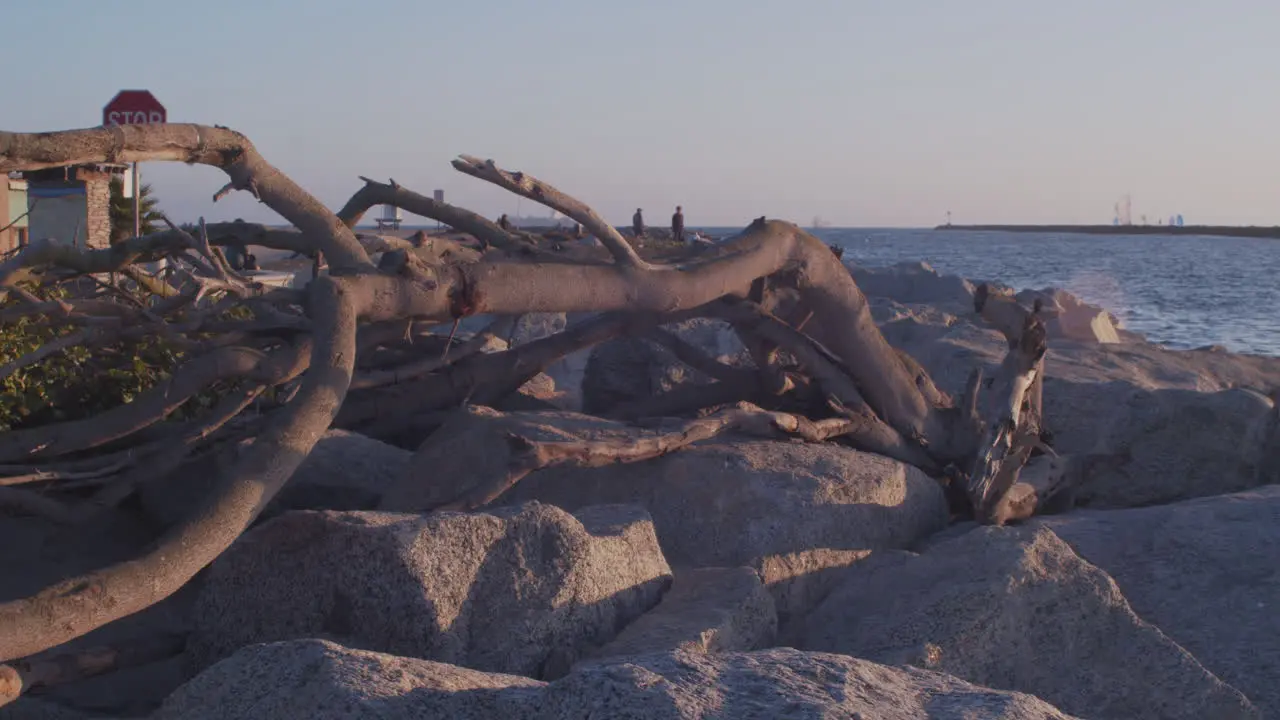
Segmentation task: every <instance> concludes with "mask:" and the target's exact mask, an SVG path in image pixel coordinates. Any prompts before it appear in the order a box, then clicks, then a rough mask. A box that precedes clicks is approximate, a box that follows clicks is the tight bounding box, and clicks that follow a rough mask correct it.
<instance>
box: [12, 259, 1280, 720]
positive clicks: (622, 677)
mask: <svg viewBox="0 0 1280 720" xmlns="http://www.w3.org/2000/svg"><path fill="white" fill-rule="evenodd" d="M851 272H852V273H853V275H854V277H855V278H856V279H857V280H858V283H859V285H860V287H862V289H863V290H864V292H865V293H866V295H867V296H868V301H869V303H870V306H871V311H872V315H873V317H874V319H875V321H876V324H877V325H878V326H879V327H880V329H881V332H882V333H883V335H884V336H885V338H886V339H887V340H888V341H889V342H890V343H891V344H892V345H894V346H895V347H897V348H899V349H901V350H902V351H904V352H905V353H907V354H909V356H910V357H911V358H914V360H915V361H916V362H918V363H919V365H920V366H921V367H922V368H923V369H925V370H926V371H927V372H928V373H929V375H930V376H931V377H932V379H933V382H934V383H936V385H937V387H938V390H939V392H942V393H947V394H951V395H955V396H959V395H960V394H961V393H963V391H964V389H965V383H966V380H967V378H968V375H969V372H970V370H971V369H972V368H973V367H975V366H979V367H983V368H985V369H986V370H987V371H988V373H993V372H994V371H995V370H996V368H997V366H998V364H999V363H1000V362H1001V359H1002V357H1003V355H1004V352H1005V349H1006V340H1005V338H1004V336H1002V335H1001V334H1000V333H999V332H998V331H996V330H994V329H992V328H991V327H989V326H988V325H986V324H985V323H984V322H983V321H982V320H981V319H980V318H978V317H977V316H976V314H975V312H974V295H975V290H976V287H975V284H974V283H973V282H970V281H968V280H965V279H962V278H954V277H948V276H944V275H940V274H938V273H936V272H934V271H932V270H931V269H930V268H928V266H927V265H923V264H914V265H907V266H898V267H894V268H888V269H881V270H870V269H863V268H853V269H852V270H851ZM1018 297H1019V299H1020V301H1021V302H1022V303H1023V304H1025V305H1026V306H1027V307H1028V308H1031V307H1034V306H1036V305H1037V301H1038V304H1039V307H1040V310H1041V311H1042V312H1044V313H1046V317H1049V318H1050V319H1051V322H1047V323H1046V328H1047V330H1048V333H1049V348H1050V350H1049V354H1048V356H1047V361H1046V376H1045V380H1044V387H1043V394H1044V408H1045V413H1046V422H1045V424H1046V428H1047V430H1048V431H1049V432H1048V433H1047V434H1046V438H1045V439H1046V440H1048V442H1049V444H1050V445H1051V447H1052V450H1053V451H1056V452H1058V453H1062V454H1064V455H1067V454H1070V455H1072V456H1075V457H1078V458H1081V459H1082V461H1081V467H1082V470H1081V472H1080V476H1079V478H1078V482H1075V483H1073V484H1072V486H1071V489H1070V491H1069V492H1068V493H1066V494H1065V495H1064V496H1063V497H1060V498H1057V501H1056V502H1055V503H1054V506H1053V507H1052V508H1046V510H1048V511H1051V512H1050V513H1049V514H1042V515H1041V516H1039V517H1036V518H1033V519H1031V520H1027V521H1023V522H1020V523H1017V524H1015V525H1011V526H1007V527H993V526H978V525H977V524H975V523H973V522H971V521H968V520H965V519H963V518H961V517H957V516H956V514H955V512H954V511H955V508H954V506H953V505H952V504H951V503H949V498H948V496H947V492H946V490H945V488H944V484H945V483H944V482H943V481H940V480H939V479H938V478H935V477H932V476H930V475H929V474H927V473H926V472H924V471H922V470H921V469H919V468H918V467H915V466H912V465H911V464H908V463H904V462H900V461H897V460H891V459H888V458H885V457H883V456H880V455H877V454H873V453H868V452H861V451H858V450H855V449H852V448H850V447H846V446H843V445H839V444H835V443H812V442H808V443H806V442H800V441H798V440H794V439H779V438H776V437H774V438H765V437H762V436H760V435H759V434H758V433H750V432H727V433H717V434H712V435H709V436H707V437H704V438H702V439H700V440H698V441H697V442H693V443H692V444H689V445H687V446H683V447H681V448H679V449H673V451H670V452H653V453H651V456H649V457H647V458H646V459H640V458H630V460H635V461H628V462H625V463H617V462H613V461H600V462H586V463H583V462H576V463H568V462H552V461H548V460H547V458H548V457H552V456H550V455H546V453H552V452H553V451H555V450H556V449H557V448H560V449H563V448H564V447H567V446H569V445H577V446H582V445H583V444H584V443H586V444H587V446H588V447H596V446H597V445H593V443H595V444H607V443H609V442H611V441H617V440H619V439H622V438H626V439H628V442H631V443H632V444H633V446H634V447H640V448H646V447H647V448H650V449H653V448H659V446H660V445H661V443H662V442H666V441H667V440H668V439H669V438H670V433H671V431H672V428H677V429H678V428H687V427H689V426H688V425H687V424H681V421H678V420H674V419H666V420H662V421H656V422H647V423H644V424H642V425H640V426H637V425H636V424H635V423H634V422H632V420H631V417H632V416H634V415H636V414H637V413H638V411H637V410H636V408H637V407H639V408H641V409H648V410H649V412H648V413H639V415H653V414H662V413H654V412H653V408H655V407H656V408H662V407H663V406H662V405H661V403H662V402H669V400H670V398H671V397H673V396H682V395H683V396H689V395H690V394H694V393H705V392H709V391H708V388H714V387H716V385H715V382H713V381H719V382H723V381H724V380H725V379H726V378H732V377H736V376H735V375H734V373H735V372H742V373H748V372H752V371H753V370H754V367H755V365H754V363H755V359H754V358H755V357H756V351H757V350H758V348H750V347H747V346H744V345H742V344H741V343H738V342H737V340H736V336H735V335H734V333H733V329H732V327H731V326H729V325H728V324H727V323H725V322H723V321H719V320H699V321H695V322H690V323H684V324H680V325H671V326H668V327H666V328H665V329H666V330H667V334H666V335H660V336H646V337H644V338H639V339H637V338H628V339H620V340H613V341H610V342H607V343H604V344H602V345H599V346H596V347H595V348H593V349H590V350H587V351H583V353H582V354H581V355H580V356H579V357H578V360H577V361H575V362H576V363H577V364H576V365H573V366H572V367H570V366H569V365H568V364H562V365H561V367H559V368H558V369H557V370H556V372H552V373H548V375H550V377H548V376H542V377H540V378H539V379H538V383H539V386H538V390H537V392H527V393H526V396H527V398H531V399H537V400H538V401H539V402H540V403H542V404H541V405H537V404H536V403H532V402H527V403H525V404H524V405H522V406H520V407H507V408H506V409H505V410H504V409H495V408H488V407H476V406H469V407H465V408H463V409H461V410H460V411H458V412H456V413H454V414H452V415H451V416H449V417H447V418H445V419H443V420H442V421H441V423H440V424H439V427H438V429H436V430H435V431H434V432H432V433H431V434H430V435H428V436H426V437H425V438H424V439H423V441H422V443H421V444H420V445H419V446H418V447H417V449H416V451H414V452H410V451H407V450H403V449H400V448H396V447H392V446H390V445H386V444H383V443H380V442H377V441H375V440H372V439H369V438H363V437H360V436H356V435H352V434H350V433H342V432H337V431H332V432H331V433H330V435H329V436H327V437H326V438H325V439H324V440H323V441H322V443H321V445H320V448H321V451H320V452H321V454H319V455H315V456H313V458H312V459H310V460H308V462H307V464H304V466H303V467H302V469H300V471H299V473H298V475H297V476H296V477H295V478H294V480H293V482H292V484H291V489H292V491H291V493H290V494H288V495H282V496H281V498H280V499H279V500H278V501H277V503H276V504H275V505H273V506H272V507H271V508H270V512H268V513H267V514H266V516H265V518H264V520H263V521H262V522H260V524H259V525H258V526H257V527H256V528H254V529H253V530H251V531H250V532H249V533H247V534H245V535H244V536H243V537H241V538H240V539H239V540H238V541H237V542H236V543H235V544H234V545H233V547H232V548H231V549H230V550H229V551H228V552H226V553H225V554H224V555H223V556H222V557H220V558H219V559H218V560H217V561H216V562H215V563H214V565H213V566H212V568H210V570H209V571H207V572H206V573H203V574H202V576H201V577H199V578H197V580H196V581H195V582H194V583H193V584H192V585H190V586H189V588H188V589H187V590H186V591H184V593H183V594H181V595H180V596H178V597H175V598H173V599H171V600H170V601H166V603H162V604H160V605H157V606H156V607H154V608H152V609H151V610H148V611H147V612H145V613H141V614H139V615H137V616H134V617H132V618H129V619H128V620H127V622H122V623H118V624H114V625H111V626H108V627H106V628H103V630H102V631H99V632H98V633H94V634H91V635H89V636H87V637H86V638H84V639H83V640H84V646H91V645H93V644H95V643H107V644H110V643H113V642H115V641H116V640H118V639H119V638H122V637H132V636H138V635H146V634H147V633H152V634H154V633H159V632H170V633H172V632H180V633H184V634H185V636H186V645H185V650H184V652H183V654H182V655H181V656H179V657H177V658H172V659H169V660H165V661H162V662H157V663H153V664H151V665H145V666H141V667H137V668H133V669H130V670H127V671H121V672H120V673H117V674H115V675H109V676H106V677H104V678H98V679H92V680H87V681H83V682H80V683H69V684H65V685H61V686H58V687H56V688H50V689H49V691H48V692H46V693H43V694H39V693H33V694H31V695H29V696H26V697H24V698H22V699H20V700H18V701H17V702H15V703H13V704H11V705H9V706H5V707H3V708H0V718H6V719H7V718H22V717H49V718H54V717H66V718H77V717H79V718H86V717H141V716H146V715H148V714H149V715H150V717H153V718H157V719H161V718H163V719H169V718H203V717H210V718H213V717H217V718H222V719H228V720H230V719H235V718H261V717H276V718H323V717H356V716H376V717H383V718H402V717H403V718H467V717H476V718H479V717H484V718H587V717H637V718H641V717H643V718H648V717H652V718H711V717H725V718H774V717H795V718H805V717H813V718H817V717H849V718H853V717H876V718H904V719H905V718H1009V719H1031V718H1066V717H1081V718H1104V719H1106V718H1115V719H1117V720H1119V719H1121V718H1124V719H1125V720H1128V719H1131V718H1151V719H1153V720H1154V719H1157V718H1159V719H1166V718H1277V719H1280V693H1277V691H1276V683H1275V678H1277V677H1280V646H1277V640H1276V639H1277V638H1280V620H1278V619H1277V618H1278V617H1280V616H1277V615H1276V614H1275V613H1274V612H1273V610H1274V608H1276V607H1280V580H1278V579H1277V578H1278V577H1280V576H1277V574H1276V572H1275V568H1274V564H1275V559H1276V558H1278V557H1280V486H1277V485H1276V483H1277V481H1280V418H1278V416H1277V410H1276V405H1275V397H1276V396H1275V393H1276V390H1277V389H1278V388H1280V360H1277V359H1270V358H1259V357H1248V356H1237V355H1232V354H1229V353H1222V352H1210V351H1190V352H1183V351H1173V350H1169V349H1166V348H1162V347H1160V346H1157V345H1153V344H1151V343H1148V342H1146V341H1145V340H1144V339H1142V338H1141V337H1138V336H1136V335H1133V334H1131V333H1127V332H1125V331H1124V330H1123V329H1121V328H1119V327H1118V326H1117V323H1116V322H1115V320H1114V318H1113V317H1112V316H1111V315H1110V314H1109V313H1107V312H1106V311H1105V310H1103V309H1101V308H1093V307H1090V306H1088V305H1086V304H1084V303H1082V302H1080V301H1079V300H1078V299H1076V298H1073V297H1071V296H1070V295H1068V294H1066V293H1063V292H1062V291H1056V290H1052V289H1049V290H1043V291H1037V292H1034V293H1024V294H1020V295H1019V296H1018ZM565 320H566V319H565V318H564V317H563V316H554V315H553V316H545V317H541V316H540V317H536V318H530V319H529V320H526V321H524V322H525V325H523V326H522V327H524V328H526V330H523V331H522V332H526V333H528V334H529V337H540V336H541V335H543V334H544V330H548V329H556V328H559V327H563V325H564V322H565ZM568 320H570V321H572V320H574V318H569V319H568ZM673 337H674V338H676V340H672V338H673ZM528 341H530V340H529V339H528V338H516V337H513V338H512V342H515V343H520V342H528ZM688 347H693V348H697V349H698V350H699V351H700V353H698V354H697V355H691V354H690V353H689V352H688ZM707 357H710V358H713V359H715V360H716V361H717V362H716V364H715V365H714V366H710V365H707V364H705V363H704V362H702V360H703V359H705V358H707ZM717 375H719V377H717ZM549 383H550V384H552V385H554V388H552V387H550V386H549V385H548V384H549ZM664 397H665V398H667V400H662V398H664ZM584 411H585V412H587V413H591V414H584ZM685 420H686V421H687V418H686V419H685ZM530 447H534V448H536V449H539V451H540V452H542V453H544V454H543V455H539V456H538V457H537V458H535V459H536V460H537V462H533V461H530V460H529V455H528V454H527V453H528V450H529V448H530ZM659 449H660V448H659ZM522 462H525V463H527V465H526V466H521V465H520V463H522ZM513 467H520V468H521V472H519V473H513V471H512V468H513ZM197 469H198V468H189V469H187V470H186V471H185V472H187V473H189V474H191V475H192V478H193V482H196V483H199V482H203V480H201V479H200V478H199V477H196V476H197V474H198V473H196V470H197ZM472 505H474V506H475V507H474V508H472V507H471V506H472ZM184 508H185V505H184V503H183V498H182V493H175V492H174V491H173V490H172V489H171V488H170V489H168V490H165V489H163V488H161V487H156V488H153V489H149V490H147V491H146V492H144V493H143V495H142V502H141V503H138V504H137V505H136V506H126V507H124V508H122V509H121V510H120V511H119V513H118V514H117V515H115V516H109V517H104V519H102V520H101V521H99V524H98V525H95V526H94V527H86V528H71V529H66V528H61V529H55V528H50V527H48V526H45V525H42V524H41V523H40V522H38V521H35V520H27V519H23V520H21V521H18V520H14V521H5V522H4V523H0V532H3V533H4V536H3V538H0V539H2V540H3V541H4V544H5V546H6V547H9V546H13V547H16V546H17V545H16V544H15V543H22V546H23V547H27V548H31V549H32V550H31V552H30V553H22V554H18V553H5V554H4V555H3V556H2V557H0V577H4V578H6V579H9V580H10V581H9V582H7V584H6V585H5V587H4V591H5V593H6V594H7V595H11V596H20V595H21V594H23V592H24V591H26V590H27V589H28V586H30V587H39V586H40V585H42V584H43V583H45V582H46V581H47V580H48V578H46V577H42V576H41V575H40V572H37V571H35V570H33V568H38V567H43V566H40V565H33V561H32V553H34V555H35V556H36V557H43V558H50V557H57V558H61V560H62V561H63V562H64V563H65V564H66V567H61V566H60V568H61V571H63V572H68V573H69V572H70V571H72V570H75V569H79V567H80V566H81V565H84V566H87V567H92V566H94V565H95V564H102V563H103V562H105V561H106V560H109V559H114V558H117V557H127V556H129V555H130V554H132V553H135V552H137V551H138V549H139V548H140V547H141V543H142V541H143V539H144V534H142V533H138V532H132V533H131V532H129V531H128V528H129V527H131V524H132V523H137V522H138V521H139V520H138V518H139V517H142V518H145V519H146V520H147V521H149V522H153V523H159V524H167V523H169V522H172V520H173V518H174V517H176V516H177V515H179V514H180V513H181V512H184V511H185V510H184ZM442 508H443V509H442ZM450 508H453V509H450ZM459 509H466V510H469V511H467V512H462V511H458V510H459ZM108 526H109V527H108ZM104 534H105V536H106V537H110V538H112V541H111V542H109V543H104V542H102V541H101V537H103V536H104ZM95 538H97V540H95ZM68 568H69V569H68ZM24 573H27V574H25V575H24Z"/></svg>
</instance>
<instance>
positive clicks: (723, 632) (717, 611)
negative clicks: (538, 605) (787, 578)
mask: <svg viewBox="0 0 1280 720" xmlns="http://www.w3.org/2000/svg"><path fill="white" fill-rule="evenodd" d="M777 626H778V616H777V614H776V612H775V611H774V605H773V598H772V597H771V596H770V595H769V592H768V591H767V590H765V587H764V585H763V584H762V583H761V582H760V576H759V575H757V574H756V571H755V570H752V569H751V568H748V567H737V568H697V569H689V570H680V571H677V572H676V573H675V579H674V580H673V581H672V584H671V589H669V590H668V591H667V593H666V594H665V595H663V596H662V602H661V603H659V604H658V607H656V608H654V609H652V610H650V611H649V612H647V613H645V614H644V615H641V616H640V618H639V619H637V620H636V621H635V622H633V623H631V624H630V625H628V626H627V627H626V629H625V630H623V631H622V632H621V633H620V634H619V635H618V637H617V638H616V639H614V641H613V642H611V643H609V644H608V645H606V646H604V647H602V648H600V649H599V650H598V651H596V652H594V653H592V654H591V658H592V659H593V661H594V660H596V659H598V658H608V657H615V656H628V655H645V654H649V653H655V652H667V651H675V650H682V651H687V652H731V651H735V650H756V649H759V648H763V647H768V646H769V643H770V642H771V641H772V640H773V638H774V633H775V632H776V630H777Z"/></svg>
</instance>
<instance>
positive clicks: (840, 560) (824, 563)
mask: <svg viewBox="0 0 1280 720" xmlns="http://www.w3.org/2000/svg"><path fill="white" fill-rule="evenodd" d="M871 554H872V551H871V550H832V549H830V548H814V549H812V550H801V551H799V552H793V553H785V554H782V555H765V556H762V557H759V558H756V560H755V561H754V562H753V563H752V567H753V568H755V570H756V572H757V573H758V574H759V575H760V579H761V581H762V582H764V585H765V587H766V588H767V589H768V590H769V594H770V595H771V596H773V604H774V607H775V608H776V609H777V612H778V641H779V642H778V644H779V645H788V646H789V645H791V644H792V642H791V633H792V632H793V631H794V630H795V629H796V628H795V626H796V625H798V624H800V623H802V622H803V620H804V618H805V616H807V615H808V614H809V612H810V611H812V610H813V609H814V608H816V607H817V606H818V605H819V604H820V603H821V602H822V601H823V600H825V599H826V597H827V595H829V594H830V593H831V591H832V590H834V589H835V588H836V587H837V586H838V585H839V584H840V583H841V582H842V581H843V580H844V578H845V573H844V570H845V569H846V568H848V567H849V566H850V565H853V564H854V563H856V562H858V561H859V560H862V559H864V558H866V557H868V556H870V555H871Z"/></svg>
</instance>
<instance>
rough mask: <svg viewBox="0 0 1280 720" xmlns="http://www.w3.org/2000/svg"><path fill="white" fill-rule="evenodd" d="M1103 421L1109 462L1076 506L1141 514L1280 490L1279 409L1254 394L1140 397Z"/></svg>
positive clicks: (1102, 450) (1082, 489)
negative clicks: (1275, 485) (1278, 458)
mask: <svg viewBox="0 0 1280 720" xmlns="http://www.w3.org/2000/svg"><path fill="white" fill-rule="evenodd" d="M1112 402H1113V403H1114V405H1113V411H1112V413H1110V414H1109V415H1103V416H1100V417H1097V418H1096V420H1095V421H1096V422H1097V423H1098V425H1099V426H1100V427H1099V428H1098V441H1097V444H1096V445H1095V446H1094V448H1093V452H1095V453H1097V454H1099V455H1101V456H1102V457H1101V458H1100V459H1099V461H1097V462H1094V463H1093V464H1092V465H1091V467H1090V471H1089V472H1088V473H1087V475H1086V478H1085V479H1084V481H1083V482H1082V483H1081V484H1080V485H1079V486H1078V487H1076V488H1075V497H1076V503H1077V504H1078V505H1087V506H1090V507H1095V508H1118V507H1138V506H1143V505H1155V504H1161V503H1169V502H1174V501H1178V500H1186V499H1190V498H1195V497H1203V496H1207V495H1221V494H1225V493H1230V492H1236V491H1238V490H1245V489H1248V488H1251V487H1255V486H1257V485H1262V484H1265V483H1267V482H1275V481H1276V480H1277V479H1278V478H1280V475H1277V473H1280V469H1273V468H1270V467H1268V465H1269V462H1268V458H1269V456H1270V450H1271V449H1272V448H1273V447H1280V427H1278V426H1277V415H1276V409H1275V405H1274V404H1273V403H1272V401H1271V400H1270V399H1269V398H1267V397H1266V396H1264V395H1261V394H1259V393H1256V392H1254V391H1252V390H1224V391H1221V392H1215V393H1205V392H1196V391H1194V390H1154V391H1132V392H1129V393H1127V394H1126V395H1125V396H1123V397H1122V398H1119V399H1116V398H1113V399H1112Z"/></svg>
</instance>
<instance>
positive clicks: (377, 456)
mask: <svg viewBox="0 0 1280 720" xmlns="http://www.w3.org/2000/svg"><path fill="white" fill-rule="evenodd" d="M251 443H252V441H246V442H245V443H241V444H238V445H234V446H231V447H227V448H224V449H222V451H220V452H215V453H213V454H211V455H209V456H204V457H199V458H195V459H193V460H191V461H190V462H188V463H186V464H185V465H183V466H182V467H180V468H179V469H178V470H176V471H174V472H173V473H172V474H171V475H168V476H165V477H163V478H160V479H157V480H156V481H154V482H151V483H148V484H146V485H144V486H143V487H141V488H140V489H139V496H140V497H141V500H142V505H143V507H144V508H145V509H146V511H147V513H148V514H149V515H150V516H151V517H152V518H154V519H156V520H157V521H159V522H160V523H162V524H165V525H168V524H171V523H174V522H177V521H179V520H181V519H183V518H185V517H186V516H187V514H188V513H190V512H191V511H192V510H193V509H194V508H196V507H198V506H199V505H200V504H201V503H202V502H203V501H204V499H205V497H206V496H207V494H208V493H209V492H210V491H211V490H212V488H213V485H214V483H215V482H216V481H217V478H218V476H219V474H220V473H222V472H225V471H229V470H230V469H231V468H232V467H233V466H234V465H235V463H236V461H237V459H238V458H239V456H240V454H241V453H243V452H244V450H245V449H246V448H247V447H248V445H249V444H251ZM412 457H413V453H411V452H409V451H408V450H404V449H402V448H398V447H396V446H394V445H389V444H387V443H384V442H381V441H379V440H374V439H373V438H370V437H366V436H364V435H361V434H359V433H353V432H348V431H346V430H336V429H334V430H329V431H328V432H326V433H325V434H324V435H322V436H321V437H320V439H319V440H318V441H317V442H316V444H315V446H314V447H313V448H312V450H311V453H310V454H308V455H307V457H306V459H305V460H303V461H302V464H301V465H299V466H298V469H297V470H295V471H294V473H293V477H291V478H289V482H288V483H287V484H286V485H285V486H284V488H283V489H281V491H280V492H279V494H277V495H276V496H275V497H274V498H272V500H271V502H270V503H269V504H268V505H267V508H266V510H264V511H263V513H262V517H263V518H264V519H265V518H270V517H274V516H276V515H279V514H280V513H282V512H287V511H289V510H371V509H373V508H375V507H377V506H378V503H379V502H380V501H381V499H382V493H383V491H384V490H385V489H386V487H387V485H388V484H389V483H391V482H394V481H395V479H396V478H398V477H400V476H401V475H403V474H404V472H405V468H406V467H407V465H408V463H409V460H410V459H411V458H412Z"/></svg>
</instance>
